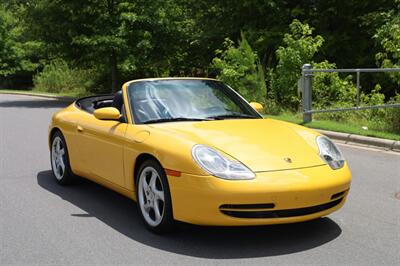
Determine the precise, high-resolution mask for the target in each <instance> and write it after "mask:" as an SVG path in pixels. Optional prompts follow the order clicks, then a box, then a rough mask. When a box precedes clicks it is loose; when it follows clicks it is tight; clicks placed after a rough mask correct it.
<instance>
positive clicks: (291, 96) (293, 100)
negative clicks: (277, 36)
mask: <svg viewBox="0 0 400 266" xmlns="http://www.w3.org/2000/svg"><path fill="white" fill-rule="evenodd" d="M289 27H290V33H287V34H285V36H284V38H283V43H284V46H280V47H279V48H278V50H277V51H276V55H277V58H278V65H277V67H276V69H275V71H273V72H272V73H271V76H270V80H271V90H272V97H273V98H274V99H275V100H276V101H277V102H278V103H279V104H280V105H282V106H285V107H286V108H288V109H292V110H296V109H297V106H298V103H299V98H298V96H297V82H298V80H299V78H300V76H301V67H302V66H303V64H305V63H311V62H312V60H313V58H314V55H315V54H316V53H317V51H318V49H319V48H320V47H321V46H322V43H323V42H324V39H323V38H322V37H321V36H320V35H317V36H315V37H314V36H313V35H312V32H313V28H311V27H310V26H309V25H308V24H303V23H301V22H300V21H298V20H294V21H293V22H292V23H291V24H290V26H289Z"/></svg>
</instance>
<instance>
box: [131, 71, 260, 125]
mask: <svg viewBox="0 0 400 266" xmlns="http://www.w3.org/2000/svg"><path fill="white" fill-rule="evenodd" d="M127 91H128V98H129V102H130V106H131V110H132V115H133V117H134V120H135V123H136V124H144V123H161V122H172V121H202V120H216V119H239V118H242V119H245V118H247V119H250V118H261V117H260V115H259V114H258V113H257V112H256V111H254V109H253V108H252V107H251V106H250V105H249V104H248V103H247V102H246V101H244V100H243V99H242V98H241V97H239V96H238V95H237V94H236V93H235V92H234V91H232V89H230V88H229V87H228V86H226V85H225V84H223V83H222V82H218V81H213V80H200V79H199V80H195V79H193V80H190V79H188V80H186V79H168V80H146V81H138V82H133V83H131V84H130V85H129V87H128V90H127Z"/></svg>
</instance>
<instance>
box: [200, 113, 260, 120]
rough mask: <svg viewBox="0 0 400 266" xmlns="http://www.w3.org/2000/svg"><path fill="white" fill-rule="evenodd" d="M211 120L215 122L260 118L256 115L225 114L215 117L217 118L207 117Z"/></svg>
mask: <svg viewBox="0 0 400 266" xmlns="http://www.w3.org/2000/svg"><path fill="white" fill-rule="evenodd" d="M207 118H209V119H215V120H223V119H226V118H253V119H255V118H259V117H257V116H254V115H247V114H224V115H215V116H209V117H207Z"/></svg>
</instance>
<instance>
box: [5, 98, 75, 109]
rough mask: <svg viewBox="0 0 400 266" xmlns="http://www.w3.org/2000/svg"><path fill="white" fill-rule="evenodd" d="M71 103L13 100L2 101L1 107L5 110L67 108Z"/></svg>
mask: <svg viewBox="0 0 400 266" xmlns="http://www.w3.org/2000/svg"><path fill="white" fill-rule="evenodd" d="M71 103H72V100H71V101H59V100H42V99H37V100H36V99H35V100H11V101H1V102H0V107H3V108H63V107H67V106H68V105H69V104H71Z"/></svg>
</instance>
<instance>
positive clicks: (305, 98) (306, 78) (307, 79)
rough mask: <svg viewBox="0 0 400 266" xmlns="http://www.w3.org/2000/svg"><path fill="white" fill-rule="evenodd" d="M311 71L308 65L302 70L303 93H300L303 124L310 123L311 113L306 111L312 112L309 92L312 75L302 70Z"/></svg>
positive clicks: (310, 93)
mask: <svg viewBox="0 0 400 266" xmlns="http://www.w3.org/2000/svg"><path fill="white" fill-rule="evenodd" d="M309 69H311V65H310V64H304V65H303V68H302V79H303V81H302V83H303V84H302V85H303V86H302V87H303V92H302V100H301V101H302V104H303V122H304V123H308V122H311V121H312V114H311V113H306V111H311V110H312V107H311V106H312V97H311V96H312V92H311V86H312V76H313V75H312V73H311V72H305V71H304V70H309Z"/></svg>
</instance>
